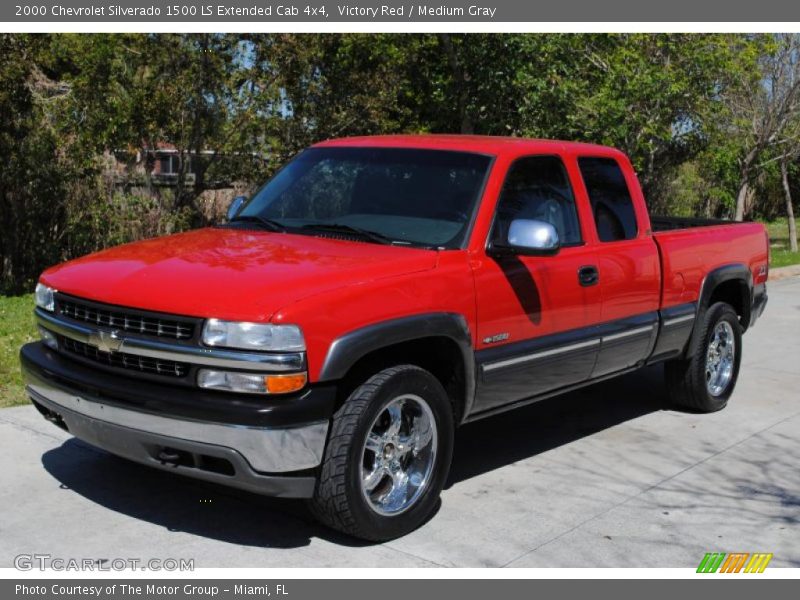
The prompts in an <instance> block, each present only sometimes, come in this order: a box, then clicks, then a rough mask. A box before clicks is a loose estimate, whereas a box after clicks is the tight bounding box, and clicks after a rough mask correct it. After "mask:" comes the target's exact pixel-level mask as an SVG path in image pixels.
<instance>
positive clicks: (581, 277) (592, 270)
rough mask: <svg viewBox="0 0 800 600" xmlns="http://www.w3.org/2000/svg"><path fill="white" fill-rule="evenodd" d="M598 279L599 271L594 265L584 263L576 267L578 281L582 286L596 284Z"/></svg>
mask: <svg viewBox="0 0 800 600" xmlns="http://www.w3.org/2000/svg"><path fill="white" fill-rule="evenodd" d="M598 281H600V272H599V271H598V270H597V267H595V266H594V265H586V266H583V267H581V268H580V269H578V283H580V284H581V285H582V286H583V287H589V286H590V285H596V284H597V282H598Z"/></svg>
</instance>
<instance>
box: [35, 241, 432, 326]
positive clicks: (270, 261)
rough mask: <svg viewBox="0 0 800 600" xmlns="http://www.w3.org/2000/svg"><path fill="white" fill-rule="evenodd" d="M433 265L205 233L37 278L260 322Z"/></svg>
mask: <svg viewBox="0 0 800 600" xmlns="http://www.w3.org/2000/svg"><path fill="white" fill-rule="evenodd" d="M436 262H437V252H436V251H433V250H424V249H416V248H408V247H397V246H383V245H379V244H372V243H362V242H352V241H340V240H334V239H326V238H318V237H312V236H307V235H297V234H291V233H271V232H261V231H245V230H234V229H224V228H209V229H200V230H197V231H192V232H188V233H183V234H177V235H172V236H167V237H162V238H155V239H151V240H145V241H142V242H135V243H132V244H125V245H123V246H117V247H115V248H111V249H109V250H104V251H102V252H97V253H95V254H90V255H88V256H84V257H83V258H79V259H76V260H73V261H70V262H67V263H64V264H61V265H58V266H55V267H52V268H51V269H48V270H47V271H45V273H44V274H43V275H42V281H43V282H44V283H45V284H46V285H49V286H51V287H53V288H55V289H57V290H59V291H61V292H64V293H66V294H71V295H74V296H79V297H81V298H86V299H89V300H95V301H97V302H104V303H108V304H116V305H120V306H129V307H133V308H140V309H144V310H153V311H159V312H165V313H173V314H180V315H188V316H196V317H217V318H222V319H230V320H242V321H266V320H268V319H269V318H270V317H271V316H272V314H274V313H275V312H276V311H277V310H279V309H280V308H282V307H285V306H288V305H289V304H291V303H293V302H295V301H297V300H299V299H301V298H305V297H308V296H311V295H315V294H319V293H322V292H325V291H329V290H331V289H334V288H338V287H344V286H350V285H358V284H365V283H368V282H369V281H373V280H376V279H381V278H386V277H393V276H396V275H403V274H409V273H414V272H419V271H425V270H428V269H432V268H434V267H435V266H436Z"/></svg>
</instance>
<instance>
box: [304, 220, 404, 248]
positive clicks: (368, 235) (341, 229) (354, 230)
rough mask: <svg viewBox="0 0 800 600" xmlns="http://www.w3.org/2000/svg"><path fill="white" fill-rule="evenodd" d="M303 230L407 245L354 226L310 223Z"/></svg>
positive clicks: (381, 242)
mask: <svg viewBox="0 0 800 600" xmlns="http://www.w3.org/2000/svg"><path fill="white" fill-rule="evenodd" d="M302 229H314V230H316V231H330V232H332V233H345V234H348V233H349V234H352V235H357V236H359V237H362V238H364V239H368V240H370V241H373V242H376V243H378V244H387V245H389V244H402V243H407V242H403V241H402V240H393V239H392V238H390V237H388V236H385V235H383V234H382V233H378V232H377V231H370V230H369V229H361V228H360V227H353V226H352V225H344V224H343V223H309V224H307V225H303V227H302Z"/></svg>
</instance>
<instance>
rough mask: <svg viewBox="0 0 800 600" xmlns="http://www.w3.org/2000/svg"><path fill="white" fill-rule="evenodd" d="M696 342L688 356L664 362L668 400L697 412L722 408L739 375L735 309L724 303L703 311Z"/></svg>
mask: <svg viewBox="0 0 800 600" xmlns="http://www.w3.org/2000/svg"><path fill="white" fill-rule="evenodd" d="M697 326H699V327H700V328H701V329H700V331H699V332H698V337H699V343H698V344H697V347H696V348H694V350H693V352H692V354H691V356H689V357H687V358H686V359H681V360H671V361H668V362H667V363H666V364H665V376H666V382H667V390H668V392H669V396H670V400H672V401H673V402H674V403H675V404H678V405H680V406H684V407H687V408H691V409H693V410H697V411H701V412H714V411H717V410H721V409H723V408H725V406H726V405H727V404H728V399H729V398H730V397H731V394H732V393H733V390H734V388H735V387H736V380H737V378H738V377H739V364H740V362H741V359H742V328H741V326H740V325H739V317H738V316H737V315H736V311H734V310H733V307H731V306H730V305H729V304H726V303H725V302H717V303H715V304H712V305H711V306H710V307H709V308H708V310H707V311H706V312H705V316H704V318H703V321H702V323H698V324H697Z"/></svg>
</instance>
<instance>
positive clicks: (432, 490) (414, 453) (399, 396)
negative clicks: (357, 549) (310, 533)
mask: <svg viewBox="0 0 800 600" xmlns="http://www.w3.org/2000/svg"><path fill="white" fill-rule="evenodd" d="M454 429H455V424H454V418H453V410H452V407H451V405H450V401H449V399H448V397H447V393H446V392H445V390H444V388H443V387H442V385H441V383H439V381H438V380H437V379H436V378H435V377H434V376H433V375H431V374H430V373H429V372H428V371H425V370H424V369H421V368H419V367H416V366H413V365H400V366H396V367H391V368H388V369H384V370H383V371H380V372H379V373H377V374H376V375H373V376H372V377H370V378H369V379H368V380H367V381H366V382H365V383H364V384H362V385H361V386H359V387H358V388H357V389H356V390H355V391H354V392H353V393H352V394H351V395H350V397H349V398H348V399H347V400H346V401H345V402H344V404H343V405H342V406H341V407H340V408H339V410H337V411H336V413H335V414H334V417H333V422H332V425H331V433H330V437H329V439H328V444H327V447H326V448H325V455H324V458H323V462H322V467H321V471H320V476H319V480H318V482H317V486H316V489H315V492H314V496H313V498H312V499H311V501H310V507H311V511H312V513H313V514H314V515H315V516H316V517H317V519H319V520H320V521H322V522H323V523H324V524H326V525H328V526H329V527H332V528H333V529H337V530H339V531H342V532H344V533H347V534H349V535H352V536H354V537H358V538H362V539H366V540H370V541H385V540H390V539H394V538H397V537H400V536H402V535H405V534H406V533H409V532H411V531H413V530H414V529H416V528H417V527H419V526H420V525H421V524H422V523H424V522H425V520H427V519H428V518H429V517H430V516H431V514H433V512H434V510H435V509H436V506H437V503H438V500H439V494H440V493H441V491H442V488H443V487H444V483H445V480H446V479H447V474H448V471H449V469H450V460H451V458H452V454H453V435H454Z"/></svg>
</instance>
